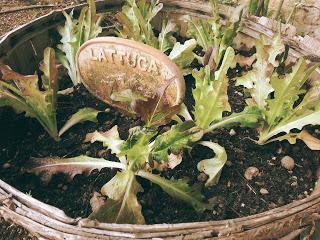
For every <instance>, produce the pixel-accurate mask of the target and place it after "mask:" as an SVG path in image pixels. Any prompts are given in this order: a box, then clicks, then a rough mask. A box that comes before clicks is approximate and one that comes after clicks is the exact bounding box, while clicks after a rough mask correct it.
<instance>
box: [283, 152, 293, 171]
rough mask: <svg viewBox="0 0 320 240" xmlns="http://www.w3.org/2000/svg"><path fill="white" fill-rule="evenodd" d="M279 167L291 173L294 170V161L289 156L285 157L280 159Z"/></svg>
mask: <svg viewBox="0 0 320 240" xmlns="http://www.w3.org/2000/svg"><path fill="white" fill-rule="evenodd" d="M281 166H282V167H284V168H285V169H287V170H289V171H292V170H293V168H294V160H293V158H292V157H290V156H285V157H283V158H282V159H281Z"/></svg>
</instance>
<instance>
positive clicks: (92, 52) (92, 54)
mask: <svg viewBox="0 0 320 240" xmlns="http://www.w3.org/2000/svg"><path fill="white" fill-rule="evenodd" d="M93 50H94V49H93V48H90V50H89V51H90V57H91V60H92V61H98V58H97V57H96V56H94V51H93Z"/></svg>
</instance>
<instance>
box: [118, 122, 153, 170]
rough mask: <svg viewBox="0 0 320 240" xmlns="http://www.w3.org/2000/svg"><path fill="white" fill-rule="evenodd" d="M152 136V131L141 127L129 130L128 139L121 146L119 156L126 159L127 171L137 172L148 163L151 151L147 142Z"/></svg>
mask: <svg viewBox="0 0 320 240" xmlns="http://www.w3.org/2000/svg"><path fill="white" fill-rule="evenodd" d="M154 135H155V132H154V131H153V130H149V129H145V128H141V127H134V128H131V129H130V130H129V137H128V139H127V140H126V141H125V142H124V143H123V144H122V145H121V148H120V150H121V154H120V155H119V156H126V157H127V161H128V165H129V169H132V170H133V171H137V170H139V169H141V168H143V167H144V166H145V164H146V163H147V162H148V160H149V155H150V151H151V148H150V147H149V141H150V139H151V138H152V137H153V136H154Z"/></svg>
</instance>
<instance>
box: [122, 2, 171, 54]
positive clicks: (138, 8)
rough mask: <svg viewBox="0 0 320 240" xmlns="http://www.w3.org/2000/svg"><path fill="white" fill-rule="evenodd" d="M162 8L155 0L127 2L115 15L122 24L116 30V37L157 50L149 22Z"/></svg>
mask: <svg viewBox="0 0 320 240" xmlns="http://www.w3.org/2000/svg"><path fill="white" fill-rule="evenodd" d="M162 7H163V4H162V3H159V2H158V1H156V0H151V1H146V0H137V1H136V0H127V1H126V5H124V6H123V7H122V11H121V12H119V13H117V14H116V18H117V19H118V21H119V22H120V23H121V24H122V28H121V29H118V33H117V34H118V36H120V37H122V38H128V39H132V40H135V41H139V42H143V43H145V44H148V45H150V46H152V47H154V48H159V41H158V39H157V37H156V36H155V34H154V32H153V28H152V25H151V20H152V19H153V18H154V17H155V16H156V14H157V13H158V12H159V11H161V9H162ZM165 30H167V29H165Z"/></svg>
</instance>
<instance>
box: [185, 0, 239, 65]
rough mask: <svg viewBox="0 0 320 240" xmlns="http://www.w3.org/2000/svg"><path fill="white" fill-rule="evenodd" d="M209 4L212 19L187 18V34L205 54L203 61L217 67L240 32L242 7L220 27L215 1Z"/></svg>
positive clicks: (212, 0) (211, 0)
mask: <svg viewBox="0 0 320 240" xmlns="http://www.w3.org/2000/svg"><path fill="white" fill-rule="evenodd" d="M210 3H211V7H212V19H209V20H207V19H206V20H202V19H194V18H191V17H189V18H188V32H187V34H188V36H190V37H192V38H194V39H196V40H197V43H198V44H199V45H200V46H201V47H202V48H203V51H204V52H206V55H205V57H206V58H207V60H206V59H205V61H207V62H208V61H209V62H211V64H214V65H219V64H220V62H221V60H222V58H223V55H224V53H225V51H226V50H227V48H228V47H230V46H232V44H233V39H234V38H235V37H236V35H237V33H238V32H239V31H240V27H241V16H242V9H243V7H242V6H239V7H237V8H236V9H235V11H234V13H233V14H232V16H231V17H230V18H229V19H228V20H227V22H226V24H225V25H222V23H221V18H220V16H219V8H218V3H217V1H216V0H210ZM205 64H206V63H205ZM211 64H210V65H211Z"/></svg>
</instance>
